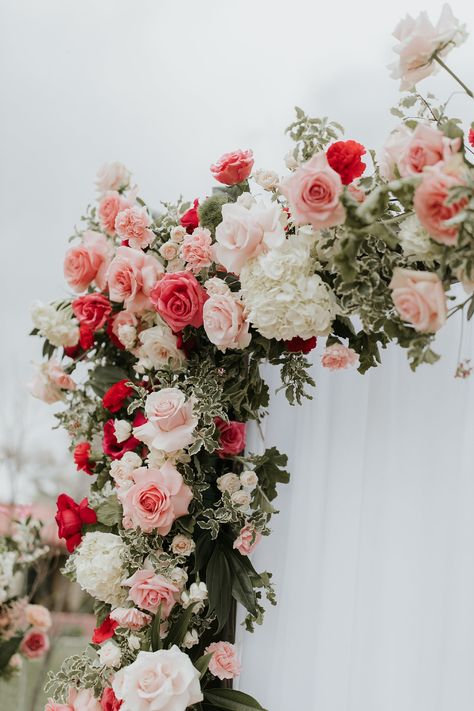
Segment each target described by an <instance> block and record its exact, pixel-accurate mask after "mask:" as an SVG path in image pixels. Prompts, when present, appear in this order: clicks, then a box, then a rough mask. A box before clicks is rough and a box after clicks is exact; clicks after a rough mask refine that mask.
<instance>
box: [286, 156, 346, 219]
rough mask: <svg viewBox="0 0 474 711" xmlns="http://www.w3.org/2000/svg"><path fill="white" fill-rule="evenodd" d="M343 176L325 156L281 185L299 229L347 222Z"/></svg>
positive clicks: (306, 165)
mask: <svg viewBox="0 0 474 711" xmlns="http://www.w3.org/2000/svg"><path fill="white" fill-rule="evenodd" d="M342 189H343V186H342V180H341V176H340V175H339V174H338V173H336V171H335V170H333V169H332V168H331V166H330V165H329V163H328V161H327V158H326V155H325V153H323V152H321V153H317V154H316V155H315V156H313V157H312V158H311V159H310V160H309V161H308V162H307V163H305V164H304V165H302V166H300V167H299V168H298V169H297V170H295V172H294V173H293V174H292V175H291V176H290V177H289V178H286V180H284V181H283V182H282V183H281V184H280V192H281V193H282V194H283V195H284V196H285V197H286V199H287V200H288V202H289V204H290V214H291V218H292V219H293V221H294V222H295V223H296V224H297V225H312V226H313V227H314V228H315V229H316V230H320V229H323V228H325V227H334V226H335V225H340V224H341V223H342V222H344V219H345V210H344V206H343V205H342V204H341V202H340V200H339V198H340V196H341V193H342Z"/></svg>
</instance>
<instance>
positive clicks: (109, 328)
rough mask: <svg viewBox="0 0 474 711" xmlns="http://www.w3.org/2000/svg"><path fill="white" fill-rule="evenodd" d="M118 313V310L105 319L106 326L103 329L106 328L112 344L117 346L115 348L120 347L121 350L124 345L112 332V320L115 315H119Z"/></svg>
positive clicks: (123, 348)
mask: <svg viewBox="0 0 474 711" xmlns="http://www.w3.org/2000/svg"><path fill="white" fill-rule="evenodd" d="M119 313H120V311H119V312H118V313H116V314H112V316H111V317H110V318H109V320H108V321H107V326H106V329H105V330H106V333H107V335H108V337H109V338H110V340H111V341H112V343H113V344H114V346H117V348H120V350H121V351H124V350H125V346H124V345H123V343H122V341H120V340H119V339H118V338H117V336H116V335H115V333H114V321H115V319H116V318H117V316H118V315H119Z"/></svg>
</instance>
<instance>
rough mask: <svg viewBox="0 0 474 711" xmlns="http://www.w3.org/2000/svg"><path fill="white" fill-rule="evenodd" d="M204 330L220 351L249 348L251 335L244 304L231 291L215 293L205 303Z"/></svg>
mask: <svg viewBox="0 0 474 711" xmlns="http://www.w3.org/2000/svg"><path fill="white" fill-rule="evenodd" d="M203 317H204V330H205V331H206V335H207V337H208V338H209V340H210V341H211V343H214V345H215V346H217V347H218V349H219V350H220V351H223V352H225V351H226V350H227V348H236V349H240V350H242V349H243V348H247V346H248V345H249V343H250V340H251V336H250V333H249V322H248V321H247V319H246V318H245V315H244V305H243V303H242V302H241V301H240V300H239V299H236V298H235V297H234V296H233V295H232V294H231V293H228V294H214V295H212V296H210V297H209V299H208V300H207V301H206V303H205V304H204V309H203Z"/></svg>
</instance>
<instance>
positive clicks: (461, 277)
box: [32, 10, 474, 711]
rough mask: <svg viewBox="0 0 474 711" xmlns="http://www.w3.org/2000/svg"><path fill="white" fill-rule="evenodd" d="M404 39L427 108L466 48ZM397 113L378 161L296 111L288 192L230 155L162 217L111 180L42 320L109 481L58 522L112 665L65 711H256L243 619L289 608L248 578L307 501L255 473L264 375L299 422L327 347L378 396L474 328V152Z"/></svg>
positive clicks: (79, 429)
mask: <svg viewBox="0 0 474 711" xmlns="http://www.w3.org/2000/svg"><path fill="white" fill-rule="evenodd" d="M396 36H397V38H398V39H399V40H400V45H399V46H398V47H397V52H398V54H399V56H400V64H399V66H398V69H397V72H396V73H397V76H399V77H401V78H402V81H403V82H404V84H406V85H408V84H409V85H410V86H412V84H413V82H414V81H418V80H419V79H420V78H422V77H424V76H427V75H428V74H429V73H431V71H432V70H433V69H434V66H435V65H436V66H440V63H441V64H443V59H442V58H443V57H445V56H446V54H447V51H448V50H449V49H450V48H451V47H453V46H455V45H457V44H459V43H460V42H461V40H462V39H463V37H464V30H463V28H462V27H461V26H460V25H459V23H458V22H457V20H455V19H454V18H453V17H452V15H451V14H450V13H449V12H448V11H447V10H445V11H443V15H442V18H441V20H440V22H439V23H438V24H437V25H436V26H433V25H431V23H429V22H428V20H427V18H426V17H425V16H424V15H423V16H421V18H419V19H418V20H416V21H415V20H412V19H410V18H409V19H407V20H405V21H404V22H403V23H402V25H400V26H399V28H397V31H396ZM401 107H402V108H401V109H396V113H397V115H399V116H400V117H401V119H402V125H401V126H400V127H399V128H398V129H396V130H395V131H394V132H393V134H392V135H391V136H390V137H389V138H388V140H387V142H386V145H385V146H384V148H383V150H382V151H380V152H379V153H378V154H377V155H375V154H374V153H373V152H370V151H367V150H366V148H365V147H364V146H363V145H362V144H360V143H359V142H358V141H356V140H354V139H350V140H342V139H341V135H340V134H341V131H342V128H341V127H340V126H339V124H336V123H330V122H328V121H327V120H326V119H313V118H310V117H308V116H306V115H305V114H304V112H303V111H302V110H301V109H297V116H296V121H295V122H294V123H293V124H292V125H291V126H290V127H289V129H288V132H289V134H290V137H291V138H292V139H293V140H294V141H295V147H294V149H293V150H292V151H291V152H290V153H289V154H288V156H287V159H286V163H287V166H288V171H289V172H288V174H287V175H286V176H279V175H278V174H277V173H275V172H274V171H272V170H266V169H257V170H254V158H253V154H252V152H251V151H249V150H246V151H234V152H232V153H227V154H225V155H224V156H222V157H221V158H220V159H219V160H218V161H217V162H215V163H214V164H213V165H212V167H211V172H212V175H213V176H214V178H215V179H216V181H217V182H218V183H219V185H218V186H216V189H215V191H214V194H213V195H211V196H210V197H207V198H196V199H195V200H194V201H193V202H192V203H191V202H190V203H182V202H181V201H180V202H178V203H176V204H175V205H171V204H165V205H164V211H163V212H162V213H161V214H156V213H155V212H154V211H153V210H152V209H151V208H149V207H148V206H147V204H146V203H145V202H144V200H143V199H142V198H141V197H139V193H138V189H137V188H135V187H134V188H131V185H130V180H131V175H130V173H129V171H128V170H127V169H126V168H124V166H122V165H121V164H119V163H114V164H111V165H108V166H104V167H103V168H102V169H101V171H100V173H99V175H98V179H97V187H98V199H97V205H96V206H94V207H92V208H90V209H89V212H88V213H87V215H86V217H85V218H84V226H83V229H82V230H79V231H78V232H77V234H76V242H74V243H73V245H72V246H71V247H70V249H69V250H68V251H67V253H66V255H65V261H64V275H65V279H66V281H67V283H68V285H69V287H70V289H71V291H72V292H73V293H72V294H71V297H70V298H69V299H65V300H63V301H62V302H57V303H54V304H50V305H46V306H45V305H41V304H37V305H35V306H34V307H33V310H32V316H33V321H34V327H35V328H34V331H33V333H34V334H36V335H39V336H41V337H42V338H43V339H44V347H43V353H44V356H45V358H46V360H45V362H44V363H43V364H42V365H41V366H40V367H39V371H38V374H37V376H36V379H35V381H34V382H33V384H32V393H33V394H34V395H35V396H37V397H40V398H41V399H43V400H45V401H46V402H49V403H52V402H56V401H61V402H62V403H63V407H62V409H61V410H59V411H58V412H57V417H58V419H59V421H60V423H61V424H62V425H63V426H64V427H65V428H66V430H67V432H68V433H69V435H70V438H71V448H72V450H73V456H74V461H75V463H76V466H77V470H78V472H80V475H82V476H84V475H85V476H87V477H90V479H89V481H90V494H89V495H88V497H87V498H85V499H83V500H82V501H80V502H76V501H74V500H73V499H72V498H71V497H69V496H68V495H66V494H62V495H61V496H60V497H59V499H58V513H57V516H56V520H57V523H58V527H59V535H60V536H61V537H62V538H64V539H65V541H66V545H67V548H68V550H69V552H70V553H71V556H70V558H69V560H68V563H67V566H66V574H67V575H68V576H70V577H71V578H72V579H74V580H76V581H77V582H78V583H79V585H80V586H81V587H82V588H83V589H84V590H86V591H87V592H88V593H89V594H90V595H91V596H92V597H93V598H94V599H95V601H96V612H97V628H96V630H95V633H94V636H93V639H92V645H93V647H94V649H95V650H96V652H97V654H96V657H95V661H93V663H92V664H91V662H90V659H89V658H88V657H87V656H86V657H74V658H71V659H70V660H66V662H65V664H64V665H63V668H62V670H61V671H60V672H59V673H58V674H56V675H53V676H52V678H51V680H50V683H49V687H48V688H49V691H50V693H51V694H52V696H51V701H50V703H49V704H48V706H47V709H48V710H49V711H54V709H61V708H68V709H73V710H74V709H79V708H86V707H87V708H88V709H100V708H102V709H105V708H107V709H118V708H121V709H122V711H129V710H130V711H131V710H132V709H133V711H136V710H139V711H148V710H149V711H152V710H153V709H158V708H163V709H164V708H166V709H167V710H168V711H184V710H185V709H186V708H188V707H189V706H193V705H195V704H200V703H201V702H202V701H203V703H204V706H205V708H206V709H207V708H216V709H219V708H231V707H232V708H234V707H235V708H237V706H239V708H261V707H260V706H259V705H258V703H257V702H256V701H255V700H252V699H250V701H249V697H247V696H246V695H243V696H242V694H241V693H240V692H235V691H233V690H231V689H228V688H224V689H223V688H220V687H219V682H220V681H221V680H224V679H232V678H233V677H235V676H236V675H237V674H238V673H239V670H240V663H239V660H238V655H237V650H236V648H235V646H234V645H233V640H232V632H231V625H230V626H229V624H228V622H229V619H230V618H231V617H232V614H233V612H232V611H233V606H234V605H235V603H236V602H238V603H240V604H241V605H243V606H244V607H245V608H246V610H247V613H248V615H247V618H246V620H245V624H246V626H247V627H248V629H252V628H253V625H254V624H255V623H260V622H261V621H262V617H263V606H262V597H263V596H264V595H266V596H267V597H268V599H269V600H270V602H274V594H273V591H272V587H271V583H270V577H271V576H270V574H269V573H265V572H264V573H259V572H258V571H257V570H255V568H254V566H253V565H252V562H251V560H250V557H249V556H250V554H251V553H252V551H253V550H254V549H255V547H256V546H257V545H259V544H260V542H261V541H262V538H263V537H264V536H266V535H268V534H269V532H270V531H269V523H270V519H271V516H272V514H273V513H275V510H274V508H273V506H272V504H271V501H272V500H273V499H274V498H275V496H276V494H277V490H276V487H277V484H279V483H285V482H287V481H288V474H287V472H286V471H285V466H286V458H285V457H284V455H281V454H280V453H279V452H278V451H277V450H276V449H275V448H269V449H267V450H266V451H265V452H264V453H263V454H261V455H254V454H252V453H249V452H247V451H246V428H247V423H248V422H250V421H252V420H253V421H257V422H258V421H259V419H260V418H261V416H262V412H263V409H264V408H265V407H266V406H267V405H268V401H269V393H268V387H267V385H266V384H265V382H264V381H263V380H262V378H261V375H260V372H259V364H260V363H261V362H270V363H272V364H276V365H279V366H281V377H282V382H283V387H284V388H285V390H286V394H287V397H288V399H289V401H290V402H293V401H297V402H300V401H301V398H302V397H304V396H307V397H308V396H309V395H308V394H307V393H306V392H305V386H306V385H308V384H312V383H313V380H312V378H311V376H310V375H309V374H308V368H309V362H308V360H307V359H306V357H305V356H306V355H307V354H308V353H309V352H310V351H312V350H313V349H315V348H317V347H318V341H320V340H324V339H325V344H324V345H323V349H322V352H321V356H320V363H321V365H322V367H323V368H326V369H328V370H330V371H336V370H342V369H346V368H355V367H357V368H358V369H359V371H360V372H362V373H363V372H365V371H366V370H367V369H368V368H370V367H372V366H375V365H377V364H378V362H379V361H380V355H379V348H380V347H385V346H386V345H387V344H388V343H389V342H391V341H394V342H396V343H398V344H399V345H400V346H401V347H403V348H406V349H407V350H408V356H409V359H410V363H411V365H412V367H416V366H417V365H419V364H420V363H423V362H428V363H429V362H433V361H434V360H435V359H436V357H437V356H436V354H435V353H434V352H433V351H432V350H431V347H430V346H431V342H432V340H433V338H434V335H435V333H436V331H437V330H438V329H440V328H441V327H442V326H443V324H444V323H445V321H446V319H447V318H448V316H449V315H451V314H452V313H454V312H455V311H456V310H463V309H464V307H465V306H466V305H467V304H469V307H468V316H470V315H472V313H474V306H473V297H472V295H471V296H469V298H468V299H467V300H466V301H465V302H464V303H463V304H460V305H457V306H454V307H453V308H452V309H450V308H449V306H448V299H449V298H450V297H449V295H448V291H449V289H450V287H451V285H452V284H454V283H456V282H459V281H462V282H463V283H464V284H466V285H468V284H470V283H471V282H474V272H473V269H474V220H473V216H472V211H473V206H474V193H473V191H474V175H473V169H472V168H473V167H472V164H471V162H470V161H469V156H468V150H467V149H468V142H469V140H472V139H471V138H468V136H467V135H465V134H464V132H463V130H462V128H461V126H460V125H459V122H458V121H457V120H454V119H449V118H448V116H447V115H446V113H445V111H446V106H444V107H442V108H441V109H438V108H435V107H431V106H430V104H429V102H427V101H426V99H424V98H423V97H421V96H420V95H418V94H417V93H416V92H411V93H409V94H408V95H407V96H406V97H405V98H404V99H403V100H402V103H401ZM427 107H428V109H429V111H428V113H427ZM403 108H410V116H411V118H405V115H404V112H403V110H402V109H403ZM413 114H416V115H417V116H418V117H417V118H413ZM465 139H466V140H465ZM370 156H371V157H372V158H373V160H374V168H373V170H372V169H371V168H369V166H368V162H369V157H370ZM470 288H471V292H472V285H471V287H470ZM79 364H80V369H79ZM79 376H80V377H79ZM245 704H247V705H245Z"/></svg>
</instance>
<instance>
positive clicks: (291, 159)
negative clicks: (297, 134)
mask: <svg viewBox="0 0 474 711" xmlns="http://www.w3.org/2000/svg"><path fill="white" fill-rule="evenodd" d="M285 165H286V167H287V168H288V170H296V168H298V166H299V163H298V161H297V159H296V158H295V156H294V155H293V151H288V153H287V154H286V155H285Z"/></svg>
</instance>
